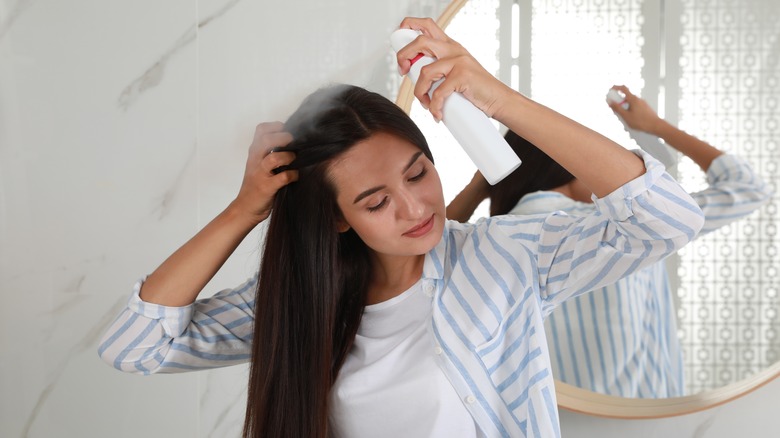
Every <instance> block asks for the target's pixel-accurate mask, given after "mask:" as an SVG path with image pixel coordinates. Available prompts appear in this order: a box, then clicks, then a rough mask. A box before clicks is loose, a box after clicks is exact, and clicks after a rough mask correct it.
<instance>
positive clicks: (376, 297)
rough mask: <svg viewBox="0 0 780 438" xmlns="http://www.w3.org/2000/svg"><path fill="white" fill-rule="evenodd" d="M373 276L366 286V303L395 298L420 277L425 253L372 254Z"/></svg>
mask: <svg viewBox="0 0 780 438" xmlns="http://www.w3.org/2000/svg"><path fill="white" fill-rule="evenodd" d="M372 262H373V274H374V275H373V278H372V279H371V284H370V285H369V287H368V297H367V300H366V304H377V303H381V302H383V301H387V300H389V299H391V298H395V297H397V296H398V295H401V294H402V293H403V292H404V291H406V290H407V289H409V288H410V287H412V285H413V284H414V283H416V282H417V281H418V280H419V279H420V277H422V270H423V264H424V263H425V255H417V256H381V255H378V254H373V256H372Z"/></svg>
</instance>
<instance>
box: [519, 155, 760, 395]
mask: <svg viewBox="0 0 780 438" xmlns="http://www.w3.org/2000/svg"><path fill="white" fill-rule="evenodd" d="M707 183H708V187H707V188H706V189H705V190H703V191H700V192H697V193H693V194H692V195H691V196H692V197H693V199H694V200H695V201H696V203H697V204H698V205H699V206H700V207H701V209H702V210H703V212H704V215H705V222H704V227H703V228H702V231H701V233H700V234H703V233H707V232H711V231H714V230H716V229H718V228H720V227H722V226H724V225H727V224H729V223H731V222H734V221H736V220H738V219H741V218H744V217H746V216H748V215H749V214H751V213H752V212H754V211H756V210H757V209H758V208H759V207H761V206H762V205H763V204H765V203H766V202H767V201H768V200H769V199H770V198H771V196H772V191H771V188H770V187H769V185H767V184H766V183H765V182H764V181H763V180H762V179H761V178H760V177H758V175H756V174H755V172H753V170H752V169H751V167H750V166H749V165H748V164H747V163H746V162H745V161H744V160H742V159H740V158H738V157H736V156H733V155H728V154H724V155H721V156H719V157H718V158H716V159H715V160H714V161H713V162H712V164H711V165H710V168H709V169H708V171H707ZM595 209H596V207H595V206H594V205H593V204H586V203H582V202H577V201H574V200H572V199H570V198H568V197H566V196H564V195H562V194H560V193H557V192H549V191H541V192H536V193H530V194H528V195H526V196H524V197H523V198H522V199H521V200H520V202H519V203H518V205H517V206H516V207H515V208H514V209H513V210H512V212H511V214H535V213H544V212H550V211H555V210H560V211H564V212H566V213H568V214H571V215H573V216H584V215H588V214H591V213H592V212H593V211H594V210H595ZM545 331H546V333H547V340H548V345H549V349H550V355H551V362H552V367H553V376H555V378H557V379H559V380H561V381H563V382H566V383H569V384H571V385H576V386H578V387H580V388H585V389H589V390H591V391H595V392H599V393H602V394H610V395H616V396H622V397H631V398H637V397H639V398H643V397H647V398H663V397H677V396H682V395H684V394H683V392H684V389H685V386H684V383H685V379H684V375H683V366H682V365H683V364H682V351H681V347H680V343H679V338H678V335H677V323H676V311H675V306H674V301H673V296H672V290H671V288H670V285H669V279H668V274H667V271H666V266H665V263H657V264H654V265H652V266H649V267H647V268H644V269H641V270H639V271H637V272H635V273H634V274H631V275H629V276H627V277H624V278H622V279H620V280H619V281H618V282H616V283H614V284H611V285H608V286H605V287H604V288H601V289H598V290H596V291H594V292H592V293H589V294H586V295H583V296H581V297H577V298H575V299H573V300H570V301H567V302H566V303H564V304H563V305H561V306H560V307H559V308H557V309H556V310H555V311H554V312H553V313H552V314H551V315H550V316H549V318H548V319H547V320H546V321H545Z"/></svg>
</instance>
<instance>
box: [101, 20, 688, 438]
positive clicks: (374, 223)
mask: <svg viewBox="0 0 780 438" xmlns="http://www.w3.org/2000/svg"><path fill="white" fill-rule="evenodd" d="M401 26H402V27H410V28H413V29H420V30H422V31H423V32H424V35H425V36H423V37H420V38H418V39H417V40H416V41H414V42H413V43H411V44H410V45H409V46H407V47H406V48H404V49H402V50H401V51H399V52H398V56H399V65H400V66H401V70H402V71H404V72H405V71H407V70H408V69H409V64H410V62H409V59H411V58H414V57H415V56H416V54H417V53H420V52H424V53H429V54H435V55H436V56H437V57H438V58H439V61H437V62H435V63H433V64H431V65H429V66H427V67H425V68H424V69H423V72H422V75H421V77H420V79H419V80H418V88H417V89H416V92H415V94H416V95H417V96H418V97H422V96H424V93H423V91H424V89H425V88H426V84H427V85H428V86H429V85H430V84H431V83H432V81H433V80H434V79H437V78H440V77H442V76H445V77H446V79H445V80H444V82H443V83H442V84H441V86H440V87H439V88H438V89H437V90H436V92H435V93H434V94H433V99H428V98H427V97H424V100H423V103H424V105H426V106H428V107H429V108H430V110H431V112H432V113H433V114H434V116H436V117H438V116H440V115H441V108H442V101H443V98H444V97H446V95H448V94H449V93H451V92H452V91H453V90H461V91H463V92H464V94H465V95H466V96H467V97H468V98H469V99H470V100H471V101H472V102H474V103H475V104H476V105H477V106H479V107H480V108H481V109H483V110H484V111H486V113H488V114H489V115H490V116H492V117H495V118H496V119H498V120H500V121H501V122H503V123H504V124H506V125H507V126H510V127H511V128H512V129H514V130H516V131H518V132H522V133H523V134H524V135H527V136H529V137H532V138H536V139H538V143H539V144H540V147H542V148H544V150H546V151H547V152H548V153H549V154H550V155H553V156H555V157H556V159H558V160H560V161H561V162H563V163H566V166H567V167H569V168H570V170H571V171H572V172H573V173H574V174H576V175H577V176H578V177H579V178H580V179H581V180H582V181H584V182H585V183H587V184H588V185H589V186H590V187H591V189H592V191H593V192H594V193H596V194H597V195H598V196H600V197H601V199H599V200H597V203H598V204H599V205H600V207H599V209H600V211H603V213H594V214H591V215H589V216H584V217H580V218H574V217H570V216H562V215H559V214H545V215H538V216H534V217H530V218H522V219H511V218H509V219H500V220H490V219H489V220H485V221H482V222H481V223H480V224H478V225H468V224H458V223H456V222H448V221H446V220H445V217H444V211H445V207H444V200H443V195H442V190H441V183H440V180H439V178H438V174H437V173H436V169H435V168H434V166H433V162H432V157H431V154H430V151H429V149H428V147H427V145H426V142H425V139H424V138H423V136H422V134H421V133H420V131H419V130H418V129H417V127H416V126H415V125H414V123H413V122H412V121H411V119H409V117H408V116H407V115H406V114H405V113H404V112H403V111H401V110H400V109H399V108H398V107H397V106H395V105H394V104H393V103H392V102H390V101H388V100H387V99H384V98H381V97H380V96H378V95H376V94H374V93H370V92H367V91H365V90H363V89H360V88H357V87H350V86H337V87H331V88H327V89H324V90H321V91H319V92H317V93H315V94H313V95H312V96H310V97H309V98H308V99H307V100H305V101H304V102H303V104H302V105H301V106H300V107H299V109H298V110H297V111H296V112H295V113H294V114H293V115H292V116H291V117H290V119H289V120H288V121H287V122H286V123H285V124H284V126H282V125H281V124H278V123H275V124H265V125H261V126H260V127H258V130H257V132H256V135H255V139H254V141H253V144H252V146H251V148H250V154H249V159H248V162H247V167H246V173H245V177H244V181H243V184H242V186H241V189H240V190H239V193H238V196H237V197H236V199H235V200H234V201H233V202H232V203H231V204H230V205H229V206H228V208H227V209H226V210H225V211H224V212H223V213H222V214H220V215H219V216H218V217H217V218H216V219H214V220H213V221H212V222H211V223H209V224H208V225H206V227H205V228H204V229H203V230H201V231H200V232H199V233H198V234H196V235H195V237H193V238H192V239H191V240H190V241H189V242H187V243H186V244H185V245H184V246H182V248H180V249H179V250H178V251H176V252H175V253H174V254H173V255H172V256H171V257H170V258H168V260H166V261H165V262H164V263H163V264H162V265H161V266H160V267H159V268H158V269H157V270H156V271H155V272H153V273H152V274H151V275H149V276H148V277H147V278H146V279H145V281H143V282H141V283H139V284H138V285H137V286H136V288H135V292H134V294H133V296H132V298H131V299H130V302H129V305H128V308H127V309H126V310H125V311H124V312H123V313H122V314H121V315H120V316H119V318H118V319H117V321H116V322H115V323H114V324H113V325H112V327H111V328H110V329H109V331H108V333H106V335H105V336H104V338H103V340H102V342H101V345H100V348H99V352H100V354H101V356H102V358H103V359H104V360H106V361H107V362H109V363H111V364H113V365H114V366H115V367H116V368H118V369H120V370H123V371H128V372H137V373H143V374H147V373H154V372H179V371H186V370H192V369H203V368H210V367H216V366H225V365H231V364H236V363H240V362H245V361H247V360H248V359H250V354H251V362H252V367H251V371H250V378H249V390H248V400H247V419H246V423H245V434H246V435H248V436H301V437H304V436H305V437H325V436H328V435H336V436H346V437H351V436H355V437H365V436H371V437H377V436H380V437H381V436H389V437H390V436H391V437H398V436H426V437H428V436H438V437H444V436H447V437H449V436H521V435H525V434H527V435H536V436H556V435H559V434H560V432H559V428H558V418H557V408H556V402H555V392H554V386H553V381H552V375H551V372H550V368H549V357H548V353H547V346H546V345H547V344H546V341H545V338H544V330H543V325H542V324H543V323H542V319H543V316H544V315H545V314H546V313H548V312H549V311H550V310H551V309H552V308H553V307H555V306H556V305H558V304H560V302H562V301H563V300H564V299H566V298H568V297H571V296H573V295H576V294H578V293H581V292H583V291H584V290H585V288H584V287H582V285H598V284H601V283H602V282H611V281H614V280H615V279H617V278H618V277H619V276H620V275H623V274H625V273H627V272H630V270H633V269H638V268H640V267H641V266H642V265H643V264H645V263H652V262H654V261H657V260H659V259H661V258H662V257H665V256H666V255H668V254H669V252H670V251H673V250H675V249H677V248H679V247H680V246H682V245H684V244H685V243H686V242H688V241H689V240H690V239H691V238H692V237H693V236H694V235H695V233H696V232H697V231H698V229H699V228H700V225H701V222H702V218H701V212H700V211H698V209H697V208H696V206H695V204H694V203H693V201H692V200H691V199H690V197H688V195H687V194H685V192H684V191H682V189H681V188H680V187H679V186H678V185H677V184H676V183H675V182H674V181H673V180H672V179H671V178H669V177H668V176H667V175H666V174H664V173H663V171H662V169H661V168H660V167H659V166H658V164H657V162H655V161H653V160H652V159H647V160H646V161H645V162H644V163H643V161H642V160H641V159H640V158H639V157H638V156H637V155H635V154H633V153H631V152H628V151H626V150H625V149H623V148H621V147H620V146H618V145H616V144H614V143H612V142H610V141H609V140H607V139H606V138H604V137H601V136H599V135H598V134H596V133H594V132H592V131H590V130H588V129H587V128H584V127H582V126H580V125H578V124H576V123H574V122H572V121H570V120H568V119H566V118H564V117H563V116H561V115H559V114H557V113H555V112H553V111H551V110H549V109H547V108H545V107H543V106H541V105H538V104H536V103H535V102H532V101H530V100H528V99H526V98H525V97H523V96H521V95H519V94H517V93H515V92H513V91H511V90H510V89H509V88H508V87H506V86H504V85H503V84H501V83H500V82H499V81H497V80H496V79H495V78H493V77H492V76H491V75H490V74H489V73H487V72H486V71H485V70H484V69H482V68H481V66H479V64H478V63H477V62H476V61H475V60H474V59H473V58H472V57H471V56H470V55H469V54H468V53H467V52H466V51H465V50H464V49H463V48H462V47H461V46H460V45H458V44H457V43H455V42H454V41H452V40H450V39H449V38H448V37H447V36H446V35H445V34H444V33H443V32H442V31H441V30H440V29H439V28H438V27H436V25H435V24H434V23H433V21H431V20H427V19H426V20H421V19H406V20H404V22H403V23H402V24H401ZM550 126H556V127H558V128H559V129H556V130H553V131H554V132H553V133H548V131H549V130H550V129H549V127H550ZM547 137H550V140H549V141H545V140H544V139H545V138H547ZM573 139H577V140H579V141H578V142H577V144H576V145H575V142H574V141H573ZM574 146H577V147H574ZM275 148H276V149H275ZM279 148H280V149H279ZM269 151H272V153H269ZM583 154H586V155H588V156H592V157H594V158H596V161H597V162H598V163H600V164H598V165H595V166H594V165H591V164H588V165H583V164H582V161H581V159H580V157H581V156H582V155H583ZM607 168H608V169H614V170H613V171H610V172H608V173H607V172H604V169H607ZM672 200H673V201H674V202H670V201H672ZM271 212H273V213H272V214H271V216H270V224H269V226H268V233H267V239H266V243H265V247H264V253H263V258H262V263H261V266H260V272H259V275H258V277H257V279H252V280H250V281H249V282H247V283H245V284H244V285H242V286H239V287H238V288H235V289H229V290H225V291H222V292H219V293H218V294H217V295H215V296H214V297H212V298H207V299H201V300H197V301H196V297H197V295H198V294H199V293H200V291H201V289H202V288H203V287H204V285H205V284H206V283H207V282H208V281H209V279H210V278H211V277H212V276H213V275H214V273H216V271H217V270H218V269H219V267H220V266H221V265H222V263H223V262H224V261H225V259H226V258H227V257H228V256H229V255H230V254H231V253H232V252H233V251H234V249H235V248H236V246H237V245H238V243H239V242H240V241H241V240H242V239H243V238H244V237H245V236H246V234H247V233H248V232H249V231H250V230H251V229H252V228H254V227H255V226H256V225H257V224H258V223H259V222H260V221H261V220H263V219H265V218H266V217H267V216H268V215H269V213H271ZM604 261H608V262H609V265H608V266H609V268H605V267H604V263H603V262H604Z"/></svg>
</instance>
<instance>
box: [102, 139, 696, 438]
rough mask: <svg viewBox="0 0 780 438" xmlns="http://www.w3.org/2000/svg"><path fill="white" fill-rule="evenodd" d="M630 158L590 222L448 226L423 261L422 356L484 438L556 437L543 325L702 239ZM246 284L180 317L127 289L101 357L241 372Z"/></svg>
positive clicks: (686, 214) (136, 365) (689, 204)
mask: <svg viewBox="0 0 780 438" xmlns="http://www.w3.org/2000/svg"><path fill="white" fill-rule="evenodd" d="M639 154H640V155H642V156H643V158H644V159H645V166H646V169H647V171H646V173H645V174H644V175H642V176H640V177H638V178H636V179H635V180H633V181H630V182H628V183H626V184H625V185H624V186H622V187H620V188H619V189H617V190H616V191H615V192H613V193H611V194H610V195H608V196H605V197H604V198H601V199H597V200H596V209H595V210H594V211H593V212H592V213H591V214H589V215H586V216H583V217H576V216H572V215H568V214H565V213H561V212H554V213H546V214H540V215H531V216H524V217H521V216H496V217H492V218H486V219H482V220H480V221H479V222H477V223H475V224H459V223H457V222H452V221H447V222H446V224H445V228H444V232H443V236H442V239H441V240H440V242H439V243H438V244H437V245H436V246H435V247H434V248H433V249H432V250H431V251H430V252H429V253H427V254H426V256H425V262H424V266H423V274H422V278H423V280H424V281H425V282H426V283H428V284H432V285H434V286H435V288H434V295H433V299H432V306H433V307H432V309H431V311H432V321H431V324H430V326H429V328H428V330H429V336H430V340H431V344H430V345H431V354H434V355H435V360H436V362H437V364H438V366H439V367H440V368H441V370H442V371H443V372H444V373H445V375H446V376H447V380H448V381H449V382H450V383H451V384H452V385H453V388H454V389H455V391H456V393H457V394H458V396H459V397H460V399H461V400H462V401H463V403H464V406H465V407H466V409H467V410H468V412H469V413H470V414H471V416H472V417H473V419H474V421H475V422H476V424H477V425H478V427H479V429H480V431H481V433H483V434H484V435H485V436H488V437H520V436H532V437H551V436H552V437H554V436H560V427H559V422H558V410H557V409H558V408H557V403H556V397H555V386H554V381H553V376H552V370H551V368H550V360H549V352H548V348H547V340H546V337H545V333H544V322H543V321H544V318H545V317H546V316H547V315H548V314H549V313H550V312H551V311H552V310H553V309H554V308H555V307H556V306H558V305H560V304H561V303H562V302H563V301H565V300H566V299H569V298H571V297H573V296H576V295H578V294H581V293H584V292H586V291H588V290H592V289H594V288H597V287H600V286H602V285H604V284H609V283H614V282H615V281H616V280H617V279H618V278H620V277H623V276H625V275H627V274H630V273H631V272H634V271H636V270H638V269H641V268H643V267H645V266H648V265H651V264H653V263H655V262H657V261H659V260H661V259H663V258H664V257H666V256H668V255H669V254H671V253H672V252H674V251H676V250H677V249H678V248H680V247H682V246H683V245H685V244H686V243H687V242H689V241H690V240H691V239H693V237H694V236H695V235H696V234H697V233H698V231H699V229H700V228H701V225H702V223H703V216H702V213H701V210H700V209H699V208H698V206H697V205H696V203H695V202H694V201H693V199H692V198H691V197H690V196H689V195H688V194H687V193H685V191H684V190H683V189H682V188H681V187H680V186H679V185H678V184H677V182H675V181H674V179H672V178H671V177H670V176H669V175H668V174H666V173H665V172H664V170H663V166H661V165H660V163H658V162H657V161H656V160H655V159H653V158H651V157H649V155H646V154H643V153H641V152H640V153H639ZM255 281H256V280H254V279H253V280H250V281H249V282H247V283H245V284H244V285H242V286H241V287H239V288H237V289H229V290H225V291H222V292H220V293H218V294H217V295H216V296H214V297H212V298H209V299H206V300H202V301H201V300H199V301H196V302H195V303H194V304H192V305H190V306H186V307H182V308H164V307H162V306H155V305H152V304H147V303H142V302H141V301H140V300H139V298H138V290H139V286H138V285H137V286H136V290H135V292H134V293H133V295H132V297H131V299H130V302H129V305H128V308H127V309H126V310H125V311H124V312H123V313H121V314H120V315H119V317H118V319H117V320H116V321H115V322H114V323H113V324H112V325H111V327H110V328H109V329H108V331H107V333H106V334H105V336H104V337H103V339H102V341H101V343H100V346H99V353H100V356H101V357H102V358H103V360H105V361H106V362H108V363H109V364H112V365H113V366H114V367H116V368H118V369H121V370H124V371H128V372H135V373H142V374H148V373H155V372H179V371H183V370H189V369H200V368H208V367H216V366H223V365H230V364H234V363H239V362H242V361H246V360H247V359H248V358H249V354H250V344H251V341H252V339H251V332H252V328H251V325H252V321H251V318H252V303H253V291H254V283H255ZM412 408H413V407H412ZM399 421H401V420H400V419H399Z"/></svg>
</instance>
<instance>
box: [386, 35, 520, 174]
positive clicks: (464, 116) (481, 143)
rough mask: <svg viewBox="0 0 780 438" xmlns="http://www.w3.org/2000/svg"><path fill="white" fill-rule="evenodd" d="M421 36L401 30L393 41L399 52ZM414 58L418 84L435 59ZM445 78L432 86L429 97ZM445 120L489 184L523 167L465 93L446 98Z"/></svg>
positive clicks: (411, 76)
mask: <svg viewBox="0 0 780 438" xmlns="http://www.w3.org/2000/svg"><path fill="white" fill-rule="evenodd" d="M419 35H420V32H418V31H416V30H412V29H398V30H396V31H395V32H393V34H392V35H391V36H390V43H391V44H392V46H393V49H394V50H395V51H396V52H397V51H399V50H401V49H402V48H403V47H405V46H406V45H408V44H409V43H411V42H412V41H414V40H415V38H417V37H418V36H419ZM411 61H412V67H411V69H410V70H409V73H408V75H407V76H409V79H411V80H412V82H414V83H416V82H417V79H418V78H419V77H420V69H421V68H423V67H424V66H426V65H428V64H430V63H432V62H434V61H435V58H432V57H430V56H423V55H422V54H420V55H418V56H417V57H416V58H414V59H412V60H411ZM443 80H444V79H440V80H438V81H436V82H434V83H433V85H431V89H430V90H429V91H428V95H429V96H430V95H431V94H432V93H433V91H434V90H435V89H436V87H438V86H439V84H441V82H442V81H443ZM442 121H443V122H444V126H446V127H447V129H449V131H450V132H451V133H452V136H453V137H455V140H457V141H458V143H460V145H461V147H462V148H463V150H465V151H466V154H468V156H469V158H470V159H471V161H472V162H473V163H474V164H475V165H476V166H477V168H478V169H479V171H480V173H482V176H484V177H485V180H487V182H488V183H489V184H490V185H494V184H496V183H498V182H499V181H501V180H502V179H504V178H505V177H506V176H507V175H509V174H510V173H512V171H514V170H515V169H517V167H518V166H520V158H518V157H517V154H515V152H514V151H513V150H512V148H511V147H510V146H509V144H508V143H507V142H506V140H504V137H502V136H501V134H500V133H499V132H498V130H497V129H496V127H495V126H494V125H493V123H491V122H490V119H488V117H487V115H485V113H484V112H482V111H481V110H480V109H479V108H477V107H475V106H474V104H472V103H471V102H470V101H469V100H468V99H466V98H465V97H464V96H463V95H462V94H460V93H452V94H451V95H450V96H448V97H447V98H446V99H445V101H444V107H443V108H442Z"/></svg>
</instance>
